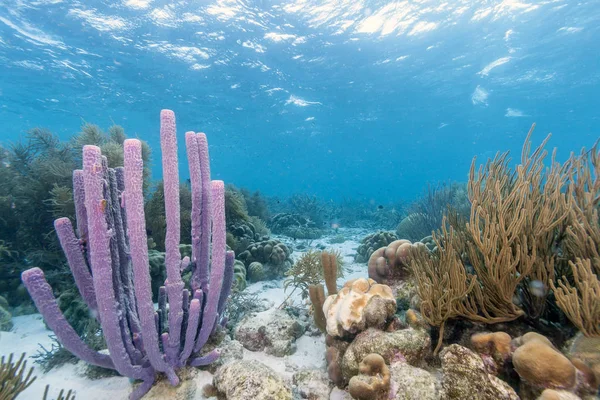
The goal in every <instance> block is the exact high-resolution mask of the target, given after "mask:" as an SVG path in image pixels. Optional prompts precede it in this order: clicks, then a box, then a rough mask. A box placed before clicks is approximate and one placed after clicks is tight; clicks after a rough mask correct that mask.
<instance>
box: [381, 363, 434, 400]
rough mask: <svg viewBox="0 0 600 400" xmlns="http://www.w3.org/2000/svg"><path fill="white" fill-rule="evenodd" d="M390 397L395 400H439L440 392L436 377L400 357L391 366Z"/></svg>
mask: <svg viewBox="0 0 600 400" xmlns="http://www.w3.org/2000/svg"><path fill="white" fill-rule="evenodd" d="M390 373H391V376H392V378H391V381H392V384H391V387H390V396H389V398H390V399H394V400H438V399H440V398H441V397H440V393H439V390H438V387H437V385H436V384H437V381H436V378H435V377H434V376H433V375H432V374H430V373H429V372H427V371H425V370H424V369H421V368H417V367H413V366H412V365H410V364H408V363H407V362H406V361H405V360H402V359H398V360H395V361H393V362H392V365H391V367H390Z"/></svg>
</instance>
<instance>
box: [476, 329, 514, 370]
mask: <svg viewBox="0 0 600 400" xmlns="http://www.w3.org/2000/svg"><path fill="white" fill-rule="evenodd" d="M511 341H512V338H511V337H510V335H509V334H508V333H506V332H481V333H476V334H474V335H473V336H471V347H472V348H473V350H475V351H476V352H477V353H479V354H480V355H486V356H491V357H492V358H493V359H494V361H495V362H496V363H498V364H503V363H504V362H505V361H506V360H507V359H508V358H509V357H510V355H511Z"/></svg>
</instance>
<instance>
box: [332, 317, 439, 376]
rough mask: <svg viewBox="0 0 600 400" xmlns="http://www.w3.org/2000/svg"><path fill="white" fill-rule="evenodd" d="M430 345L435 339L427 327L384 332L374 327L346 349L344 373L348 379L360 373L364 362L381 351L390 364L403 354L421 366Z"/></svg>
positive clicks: (414, 363) (343, 364) (380, 353)
mask: <svg viewBox="0 0 600 400" xmlns="http://www.w3.org/2000/svg"><path fill="white" fill-rule="evenodd" d="M430 349H431V339H430V337H429V334H428V333H427V332H426V331H424V330H419V329H413V328H408V329H401V330H398V331H394V332H384V331H381V330H378V329H374V328H370V329H367V330H366V331H364V332H362V333H360V334H358V336H356V338H355V339H354V341H353V342H352V343H351V344H350V346H349V347H348V349H347V350H346V352H345V353H344V356H343V358H342V374H343V375H344V378H345V379H347V380H350V378H352V377H353V376H355V375H357V374H358V366H359V364H360V362H361V361H362V360H363V358H365V357H366V356H367V355H368V354H371V353H377V354H379V355H381V356H382V357H383V359H384V360H385V362H386V363H387V364H390V363H391V362H392V360H394V358H396V357H398V356H399V355H401V356H402V357H403V358H404V359H405V360H406V362H408V363H409V364H411V365H414V366H421V365H423V364H424V362H425V361H424V360H425V357H426V356H427V355H428V354H429V352H430Z"/></svg>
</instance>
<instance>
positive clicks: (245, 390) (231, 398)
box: [213, 360, 292, 400]
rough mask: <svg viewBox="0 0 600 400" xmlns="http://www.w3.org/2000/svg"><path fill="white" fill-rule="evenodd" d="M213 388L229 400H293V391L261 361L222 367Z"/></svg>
mask: <svg viewBox="0 0 600 400" xmlns="http://www.w3.org/2000/svg"><path fill="white" fill-rule="evenodd" d="M213 386H214V387H215V388H216V389H217V391H218V392H219V393H220V394H221V395H223V396H224V397H225V398H226V399H227V400H275V399H277V400H291V399H292V391H291V389H290V388H289V387H288V385H286V384H285V382H284V381H283V380H282V379H281V377H279V375H277V374H276V373H275V371H273V370H272V369H271V368H269V367H268V366H266V365H265V364H263V363H261V362H259V361H255V360H254V361H234V362H232V363H229V364H226V365H223V366H222V367H220V368H219V369H218V370H217V372H216V373H215V376H214V377H213Z"/></svg>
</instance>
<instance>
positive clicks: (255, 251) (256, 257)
mask: <svg viewBox="0 0 600 400" xmlns="http://www.w3.org/2000/svg"><path fill="white" fill-rule="evenodd" d="M291 253H292V251H291V250H290V249H289V248H288V247H287V246H286V245H285V244H283V243H281V242H280V241H279V240H274V239H271V240H263V241H261V242H256V243H252V244H251V245H250V246H248V248H247V249H246V250H245V251H243V252H242V253H241V254H240V255H239V256H238V259H240V260H242V261H243V262H244V264H245V265H246V267H250V264H252V263H254V262H258V263H260V264H262V267H263V269H262V271H263V272H264V275H261V278H260V280H262V279H272V278H278V277H281V276H283V274H284V273H285V271H287V270H288V269H289V268H290V267H291V266H292V263H293V261H292V259H291V258H290V254H291ZM255 267H256V268H255V269H257V270H258V266H256V265H255ZM248 275H249V279H250V280H259V279H255V278H254V277H253V274H252V271H251V270H250V269H249V270H248Z"/></svg>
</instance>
